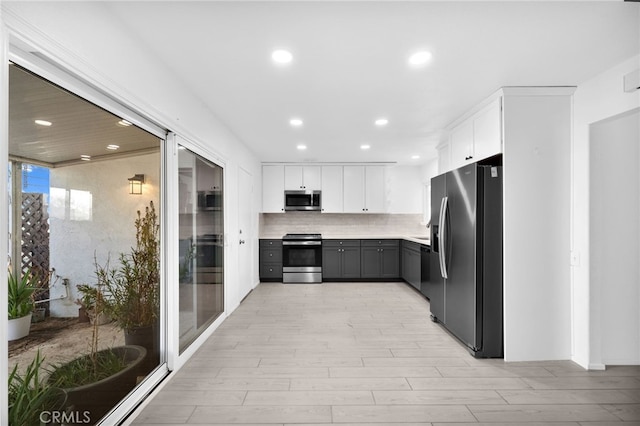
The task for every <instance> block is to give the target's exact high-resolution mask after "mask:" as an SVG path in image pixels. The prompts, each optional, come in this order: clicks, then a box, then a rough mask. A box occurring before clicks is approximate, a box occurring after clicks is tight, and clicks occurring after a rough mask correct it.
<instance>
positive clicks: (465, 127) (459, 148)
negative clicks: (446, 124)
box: [449, 120, 473, 169]
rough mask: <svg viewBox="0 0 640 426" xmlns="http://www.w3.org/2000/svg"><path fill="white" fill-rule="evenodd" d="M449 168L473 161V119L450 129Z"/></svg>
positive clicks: (455, 167)
mask: <svg viewBox="0 0 640 426" xmlns="http://www.w3.org/2000/svg"><path fill="white" fill-rule="evenodd" d="M449 143H450V145H451V169H457V168H458V167H460V166H464V165H465V164H466V163H469V162H472V161H473V121H472V120H467V121H465V122H463V123H462V124H460V125H459V126H457V127H456V128H454V129H453V130H452V131H451V137H450V142H449Z"/></svg>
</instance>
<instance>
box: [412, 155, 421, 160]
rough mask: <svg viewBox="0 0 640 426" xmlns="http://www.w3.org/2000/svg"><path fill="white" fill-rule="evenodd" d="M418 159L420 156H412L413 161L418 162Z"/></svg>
mask: <svg viewBox="0 0 640 426" xmlns="http://www.w3.org/2000/svg"><path fill="white" fill-rule="evenodd" d="M418 158H420V156H419V155H412V156H411V159H412V160H417V159H418Z"/></svg>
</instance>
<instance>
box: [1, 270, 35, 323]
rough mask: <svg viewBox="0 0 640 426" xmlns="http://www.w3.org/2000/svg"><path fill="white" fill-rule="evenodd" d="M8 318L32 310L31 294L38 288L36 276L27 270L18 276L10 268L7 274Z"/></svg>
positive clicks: (23, 314)
mask: <svg viewBox="0 0 640 426" xmlns="http://www.w3.org/2000/svg"><path fill="white" fill-rule="evenodd" d="M7 288H8V290H7V291H8V302H9V306H8V312H9V319H16V318H22V317H24V316H26V315H29V314H30V313H31V312H33V308H34V303H33V294H34V292H35V291H36V290H37V288H38V277H36V276H35V275H33V274H32V273H31V271H27V272H26V273H25V274H24V275H23V276H22V277H21V278H18V276H17V275H16V274H14V273H13V272H12V271H11V270H10V271H9V275H8V283H7Z"/></svg>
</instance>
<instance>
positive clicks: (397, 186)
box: [385, 166, 423, 214]
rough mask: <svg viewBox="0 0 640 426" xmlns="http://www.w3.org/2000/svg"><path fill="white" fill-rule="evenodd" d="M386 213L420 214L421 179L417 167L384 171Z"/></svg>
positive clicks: (392, 168)
mask: <svg viewBox="0 0 640 426" xmlns="http://www.w3.org/2000/svg"><path fill="white" fill-rule="evenodd" d="M385 180H386V185H387V188H386V198H387V200H386V201H387V206H388V209H389V210H388V211H387V212H388V213H392V214H393V213H416V214H417V213H422V201H423V200H422V179H421V169H420V167H419V166H390V167H387V168H386V169H385Z"/></svg>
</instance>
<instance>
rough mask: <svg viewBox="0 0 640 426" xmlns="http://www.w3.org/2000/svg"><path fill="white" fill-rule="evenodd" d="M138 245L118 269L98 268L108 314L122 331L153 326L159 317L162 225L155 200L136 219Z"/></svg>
mask: <svg viewBox="0 0 640 426" xmlns="http://www.w3.org/2000/svg"><path fill="white" fill-rule="evenodd" d="M135 228H136V246H135V248H132V250H131V253H128V254H125V253H122V254H120V257H119V263H120V265H119V268H118V269H111V268H110V267H109V262H108V261H107V264H106V265H105V266H99V265H97V267H96V275H97V277H98V281H99V282H101V283H103V284H104V287H105V294H106V296H107V297H106V301H107V303H106V308H107V313H108V314H109V315H110V316H111V317H112V318H113V319H114V320H115V321H116V322H117V323H118V325H119V326H120V327H121V328H123V329H133V328H136V327H145V326H150V325H153V324H154V323H155V320H156V318H157V316H158V306H159V297H160V295H159V286H160V241H159V238H158V234H159V231H160V225H159V224H158V215H157V213H156V210H155V207H154V205H153V201H152V202H150V203H149V206H148V207H146V208H145V213H144V215H142V214H141V212H140V211H138V217H137V219H136V220H135Z"/></svg>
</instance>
